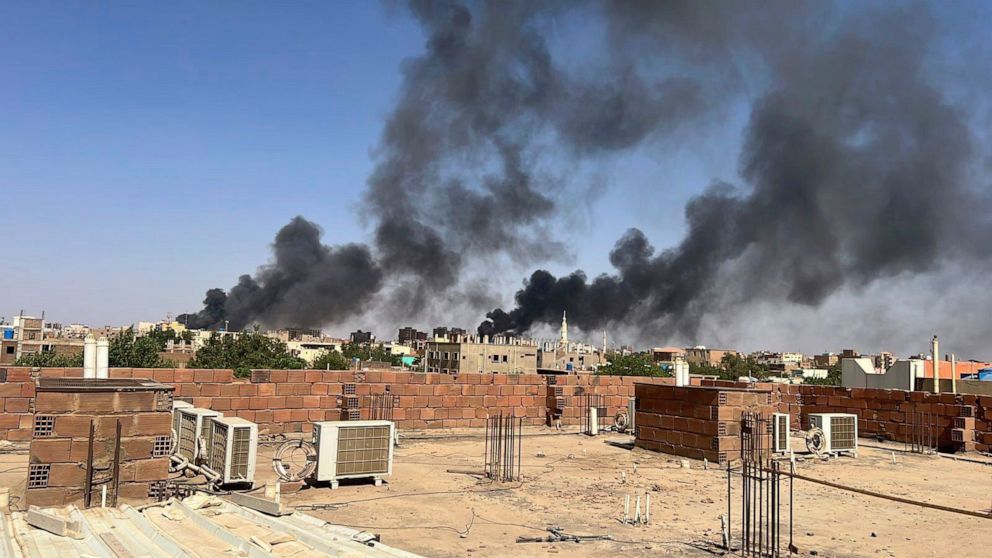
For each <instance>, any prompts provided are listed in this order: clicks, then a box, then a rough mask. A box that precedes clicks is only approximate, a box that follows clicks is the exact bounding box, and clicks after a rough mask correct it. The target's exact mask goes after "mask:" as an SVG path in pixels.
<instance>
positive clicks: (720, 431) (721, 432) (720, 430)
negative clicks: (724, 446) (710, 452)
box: [716, 422, 727, 436]
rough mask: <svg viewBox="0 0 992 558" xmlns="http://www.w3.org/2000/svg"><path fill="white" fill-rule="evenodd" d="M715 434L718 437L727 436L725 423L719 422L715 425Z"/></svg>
mask: <svg viewBox="0 0 992 558" xmlns="http://www.w3.org/2000/svg"><path fill="white" fill-rule="evenodd" d="M716 433H717V435H718V436H726V435H727V423H725V422H719V423H717V425H716Z"/></svg>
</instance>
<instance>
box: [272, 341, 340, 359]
mask: <svg viewBox="0 0 992 558" xmlns="http://www.w3.org/2000/svg"><path fill="white" fill-rule="evenodd" d="M343 344H344V340H343V339H331V338H326V339H323V340H316V341H314V340H308V341H287V342H286V350H288V351H289V353H290V354H291V355H293V356H295V357H299V358H302V359H303V360H305V361H307V364H308V365H312V364H313V363H314V361H315V360H317V359H318V358H320V357H321V355H323V354H325V353H327V352H329V351H338V352H340V351H341V346H342V345H343Z"/></svg>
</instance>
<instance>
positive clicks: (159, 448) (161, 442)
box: [152, 436, 172, 457]
mask: <svg viewBox="0 0 992 558" xmlns="http://www.w3.org/2000/svg"><path fill="white" fill-rule="evenodd" d="M171 449H172V437H171V436H155V443H154V444H152V457H165V456H167V455H169V451H170V450H171Z"/></svg>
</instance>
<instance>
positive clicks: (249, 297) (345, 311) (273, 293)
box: [177, 217, 383, 331]
mask: <svg viewBox="0 0 992 558" xmlns="http://www.w3.org/2000/svg"><path fill="white" fill-rule="evenodd" d="M321 234H322V231H321V230H320V227H318V226H317V225H316V224H314V223H311V222H310V221H307V220H306V219H304V218H302V217H296V218H294V219H293V220H292V221H290V223H289V224H288V225H286V226H284V227H283V228H282V229H280V230H279V233H278V234H276V239H275V241H274V242H273V243H272V254H273V259H272V262H271V263H269V264H268V265H265V266H262V267H260V268H259V269H258V271H257V272H256V273H255V276H254V277H252V276H249V275H242V276H241V277H240V278H239V279H238V284H237V285H235V286H234V287H232V288H231V290H230V291H229V292H228V293H227V294H225V293H224V291H223V290H221V289H210V290H209V291H207V298H206V299H205V300H204V301H203V302H204V309H203V310H201V311H200V312H198V313H196V314H182V315H180V316H179V317H178V318H177V320H178V321H179V322H180V323H186V324H187V325H188V326H189V327H192V328H201V329H217V328H220V327H223V326H225V325H226V327H227V328H228V329H229V330H233V331H238V330H241V329H242V328H244V327H245V326H247V325H249V324H251V323H259V324H265V325H277V326H287V325H293V326H301V327H319V326H321V325H324V324H325V323H327V322H328V321H330V320H333V319H334V318H336V317H338V316H351V315H354V314H355V313H356V312H359V311H361V310H362V308H363V307H364V306H365V305H366V304H367V303H368V302H369V300H370V299H371V297H372V296H373V295H374V294H375V293H376V292H378V290H379V289H380V287H381V286H382V279H383V273H382V270H381V269H379V266H378V265H377V264H376V262H375V260H374V259H373V258H372V254H371V253H370V252H369V249H368V247H366V246H363V245H360V244H345V245H343V246H334V247H332V246H327V245H324V244H321V242H320V236H321Z"/></svg>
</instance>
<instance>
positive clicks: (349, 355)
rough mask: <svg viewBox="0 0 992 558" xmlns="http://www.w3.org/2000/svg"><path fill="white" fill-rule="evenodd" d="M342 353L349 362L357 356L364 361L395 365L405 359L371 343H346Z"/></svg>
mask: <svg viewBox="0 0 992 558" xmlns="http://www.w3.org/2000/svg"><path fill="white" fill-rule="evenodd" d="M341 354H342V355H344V357H345V358H346V359H347V360H348V361H349V362H350V361H351V359H353V358H357V359H358V360H364V361H375V362H388V363H390V364H391V365H393V366H399V365H401V364H403V359H402V357H400V355H394V354H391V353H390V352H389V351H387V350H386V349H383V348H382V347H380V346H378V345H369V344H366V343H345V344H344V345H341Z"/></svg>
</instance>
